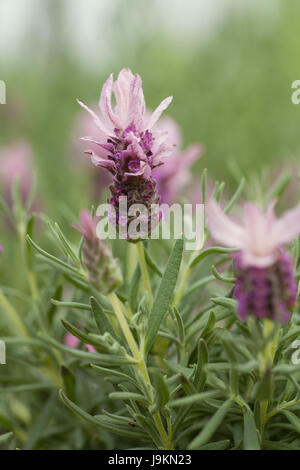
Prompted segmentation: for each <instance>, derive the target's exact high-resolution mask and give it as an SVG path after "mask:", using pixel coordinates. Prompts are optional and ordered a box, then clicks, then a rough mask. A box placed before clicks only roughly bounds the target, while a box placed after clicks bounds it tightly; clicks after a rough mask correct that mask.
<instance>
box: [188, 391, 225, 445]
mask: <svg viewBox="0 0 300 470" xmlns="http://www.w3.org/2000/svg"><path fill="white" fill-rule="evenodd" d="M231 406H232V400H231V399H228V400H226V401H225V402H224V403H223V405H222V406H221V407H220V408H219V409H218V410H217V411H216V413H215V414H214V415H213V417H212V418H211V419H210V420H209V421H208V423H207V424H206V426H204V428H203V429H202V431H201V432H200V434H198V436H197V437H195V439H193V441H192V442H191V443H190V445H189V446H188V448H189V449H190V450H193V449H198V448H199V447H201V446H203V445H204V444H206V443H207V441H209V439H210V438H211V437H212V435H213V434H214V433H215V431H216V430H217V429H218V427H219V426H220V425H221V423H222V421H223V419H224V418H225V416H226V414H227V412H228V411H229V409H230V407H231Z"/></svg>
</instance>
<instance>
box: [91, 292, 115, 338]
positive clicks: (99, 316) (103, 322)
mask: <svg viewBox="0 0 300 470" xmlns="http://www.w3.org/2000/svg"><path fill="white" fill-rule="evenodd" d="M90 303H91V307H92V312H93V314H94V318H95V322H96V325H97V328H98V330H99V333H100V334H101V335H104V333H109V334H110V335H111V336H112V337H113V338H115V339H116V340H118V337H117V335H116V332H115V330H114V328H113V326H112V324H111V322H110V320H109V319H108V317H107V315H106V314H105V312H104V310H103V308H102V306H101V305H100V303H99V302H98V301H97V299H96V298H95V297H91V298H90Z"/></svg>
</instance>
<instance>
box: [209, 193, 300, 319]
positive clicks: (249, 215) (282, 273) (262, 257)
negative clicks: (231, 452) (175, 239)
mask: <svg viewBox="0 0 300 470" xmlns="http://www.w3.org/2000/svg"><path fill="white" fill-rule="evenodd" d="M207 216H208V227H209V230H210V233H211V235H212V237H213V238H214V239H215V240H216V241H217V242H219V243H221V244H222V245H224V246H226V247H230V248H235V249H237V253H235V254H234V255H233V257H234V269H235V272H236V276H237V281H236V285H235V289H234V296H235V298H236V300H237V302H238V313H239V316H240V317H241V319H243V320H245V319H246V318H247V317H248V315H254V316H256V317H257V318H271V319H272V320H274V321H278V322H281V323H286V322H287V321H289V319H290V312H291V310H292V309H293V308H294V307H295V304H296V299H297V284H296V281H295V277H294V273H293V265H292V260H291V258H290V255H289V254H288V253H287V251H286V250H285V248H284V247H285V245H286V244H287V243H289V242H291V241H293V240H294V239H295V238H296V237H297V236H298V235H299V233H300V206H297V207H296V208H294V209H292V210H290V211H287V212H286V213H285V214H284V215H283V216H282V217H281V218H279V219H277V218H276V217H275V214H274V202H273V203H271V204H269V205H268V207H267V209H266V211H265V212H263V211H261V210H260V209H259V207H257V206H256V205H255V204H253V203H247V204H245V206H244V221H243V223H238V222H236V221H233V220H231V219H230V218H229V217H228V216H227V215H225V214H224V213H223V211H222V209H221V208H220V207H219V206H218V204H217V203H216V202H215V201H213V200H211V201H210V202H209V204H208V207H207Z"/></svg>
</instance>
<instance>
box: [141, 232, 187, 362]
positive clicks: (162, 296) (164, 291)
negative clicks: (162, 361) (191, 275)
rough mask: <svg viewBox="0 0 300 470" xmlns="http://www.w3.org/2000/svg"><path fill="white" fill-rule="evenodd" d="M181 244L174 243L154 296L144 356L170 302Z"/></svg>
mask: <svg viewBox="0 0 300 470" xmlns="http://www.w3.org/2000/svg"><path fill="white" fill-rule="evenodd" d="M183 244H184V242H183V240H177V241H176V243H175V245H174V248H173V251H172V253H171V256H170V258H169V261H168V264H167V267H166V270H165V272H164V275H163V277H162V279H161V282H160V285H159V288H158V291H157V294H156V296H155V299H154V303H153V307H152V309H151V312H150V315H149V320H148V334H147V338H146V345H145V354H147V353H148V352H149V351H150V349H151V347H152V345H153V343H154V341H155V338H156V335H157V332H158V330H159V327H160V324H161V322H162V321H163V319H164V317H165V316H166V314H167V311H168V308H169V305H170V302H171V300H172V297H173V293H174V289H175V286H176V282H177V277H178V273H179V268H180V264H181V259H182V253H183Z"/></svg>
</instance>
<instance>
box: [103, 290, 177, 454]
mask: <svg viewBox="0 0 300 470" xmlns="http://www.w3.org/2000/svg"><path fill="white" fill-rule="evenodd" d="M108 297H109V299H110V301H111V304H112V306H113V309H114V312H115V314H116V317H117V319H118V322H119V325H120V327H121V330H122V332H123V334H124V336H125V339H126V341H127V343H128V346H129V348H130V350H131V352H132V354H133V357H134V359H135V360H136V361H137V362H138V363H137V366H138V368H139V370H140V371H141V373H142V375H143V377H144V379H145V382H146V383H147V384H148V385H150V387H149V388H150V391H151V401H152V403H151V404H150V406H149V411H150V412H151V409H152V407H153V405H154V395H153V389H152V384H151V381H150V377H149V374H148V370H147V366H146V363H145V358H144V356H143V353H141V351H140V350H139V347H138V345H137V343H136V341H135V339H134V337H133V335H132V333H131V331H130V328H129V325H128V323H127V320H126V318H125V316H124V314H123V311H122V308H121V305H120V301H119V299H118V297H117V296H116V294H115V293H114V292H113V293H111V294H109V295H108ZM153 419H154V421H155V424H156V427H157V430H158V432H159V434H160V437H161V440H162V443H163V445H164V447H165V448H166V449H168V450H172V449H173V445H172V442H171V440H170V438H169V436H168V435H167V433H166V430H165V428H164V425H163V422H162V420H161V416H160V413H159V411H158V410H156V411H155V412H154V413H153Z"/></svg>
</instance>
